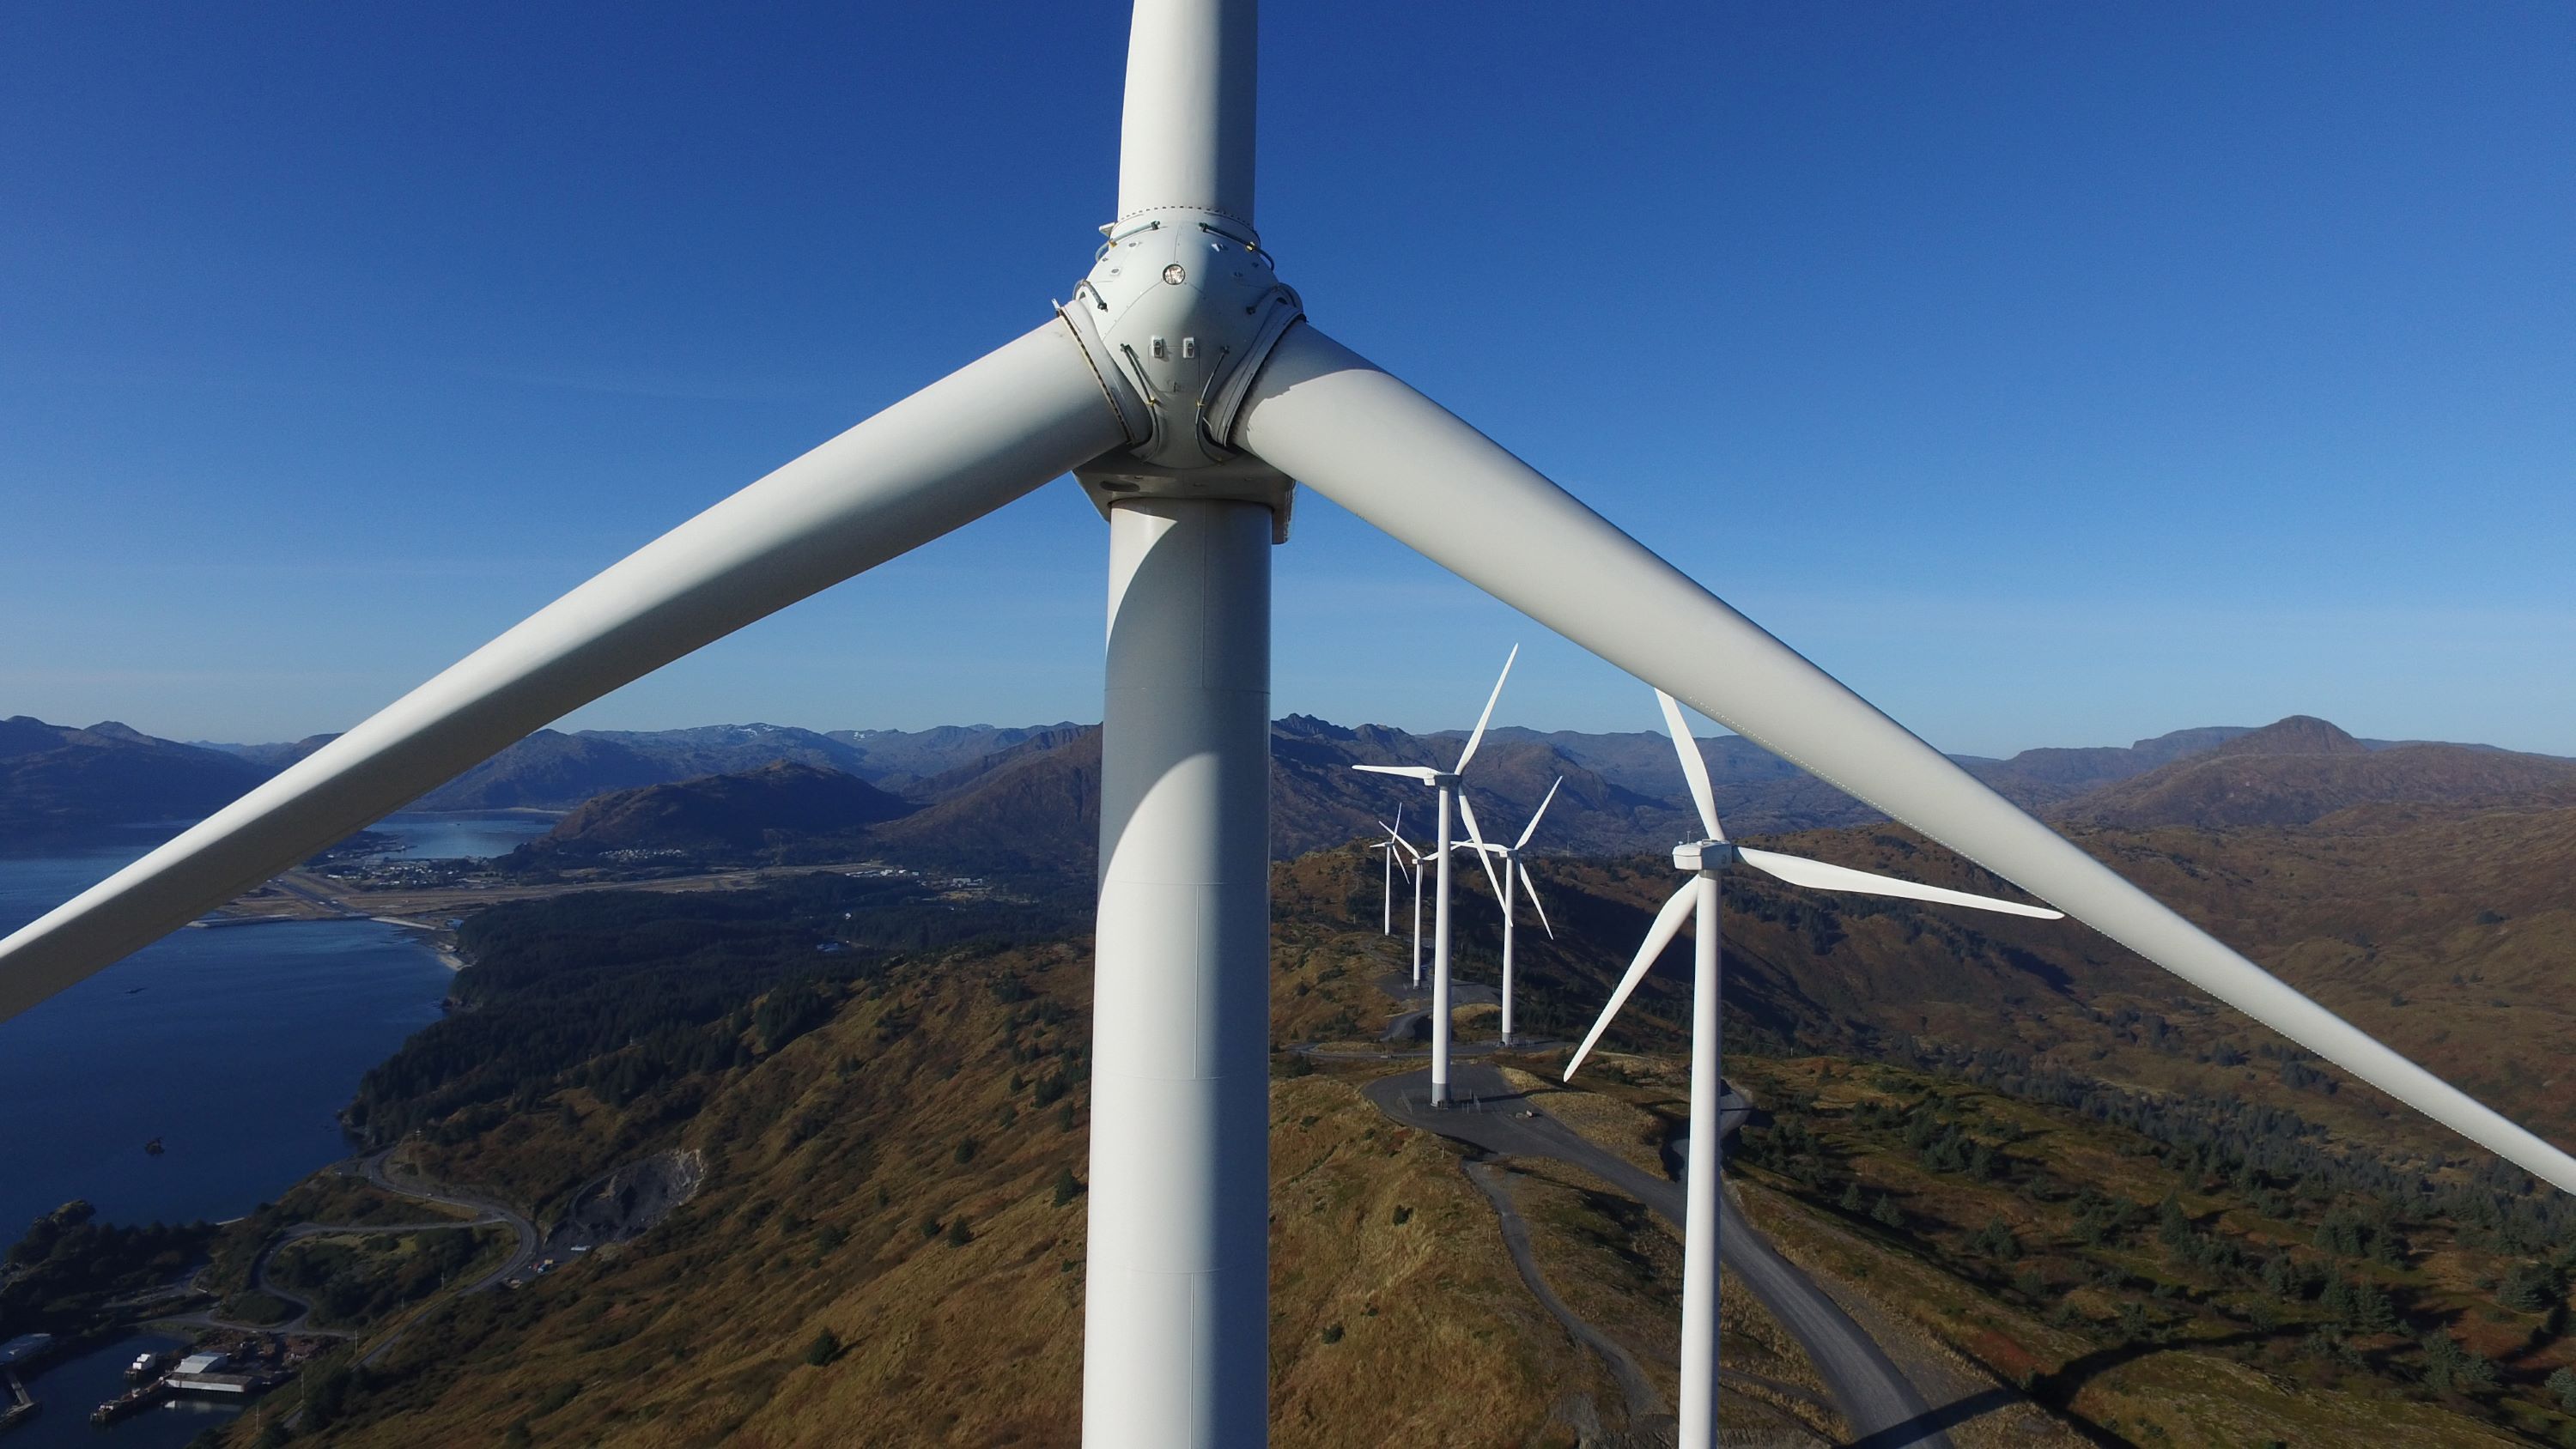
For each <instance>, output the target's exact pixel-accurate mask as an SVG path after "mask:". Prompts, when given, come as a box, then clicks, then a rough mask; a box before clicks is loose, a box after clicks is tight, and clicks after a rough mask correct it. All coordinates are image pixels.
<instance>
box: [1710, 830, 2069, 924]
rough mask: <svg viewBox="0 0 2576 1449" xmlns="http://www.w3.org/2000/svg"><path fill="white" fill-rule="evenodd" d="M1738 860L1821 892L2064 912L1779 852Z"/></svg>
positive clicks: (1744, 851)
mask: <svg viewBox="0 0 2576 1449" xmlns="http://www.w3.org/2000/svg"><path fill="white" fill-rule="evenodd" d="M1735 854H1736V856H1737V857H1738V858H1739V859H1741V860H1742V861H1743V862H1744V863H1745V864H1746V865H1749V866H1751V867H1753V868H1754V869H1755V870H1759V871H1763V872H1766V873H1768V874H1771V875H1775V876H1778V877H1779V878H1780V879H1782V880H1785V881H1787V882H1788V883H1789V884H1791V885H1800V886H1807V887H1809V888H1811V889H1814V890H1820V891H1854V892H1858V893H1859V894H1862V895H1872V896H1898V897H1901V898H1903V899H1905V900H1909V901H1938V902H1940V903H1941V904H1943V905H1947V906H1966V907H1968V908H1970V909H1971V910H1979V911H2000V912H2002V913H2003V914H2005V915H2007V916H2032V917H2036V918H2037V919H2039V920H2043V921H2062V920H2064V919H2065V918H2066V913H2065V912H2064V911H2052V910H2050V909H2049V908H2048V907H2046V906H2026V905H2023V904H2022V903H2021V902H2019V901H2006V900H1997V899H1996V898H1995V897H1993V896H1980V895H1971V894H1969V893H1968V892H1966V891H1954V890H1944V889H1942V888H1941V887H1939V886H1928V885H1918V884H1916V883H1915V882H1913V881H1910V880H1898V879H1897V878H1896V877H1894V876H1892V875H1872V874H1871V873H1870V872H1868V871H1865V870H1854V869H1852V868H1851V867H1850V866H1847V865H1829V864H1827V863H1826V862H1824V861H1821V860H1809V859H1807V858H1806V857H1805V856H1800V855H1782V854H1781V853H1780V852H1778V851H1776V850H1755V849H1752V848H1751V847H1749V846H1741V845H1739V846H1737V847H1736V848H1735Z"/></svg>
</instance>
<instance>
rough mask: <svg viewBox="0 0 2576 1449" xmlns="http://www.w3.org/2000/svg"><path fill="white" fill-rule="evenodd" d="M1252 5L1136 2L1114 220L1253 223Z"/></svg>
mask: <svg viewBox="0 0 2576 1449" xmlns="http://www.w3.org/2000/svg"><path fill="white" fill-rule="evenodd" d="M1255 13H1256V7H1254V6H1251V5H1211V4H1206V3H1201V0H1136V5H1135V7H1134V11H1133V19H1132V20H1131V22H1130V29H1129V33H1128V37H1127V103H1126V108H1125V111H1124V113H1123V114H1122V115H1121V117H1120V120H1119V126H1118V216H1119V219H1120V220H1122V221H1124V220H1126V219H1127V218H1129V217H1133V216H1137V215H1141V214H1144V213H1147V212H1153V211H1168V210H1170V209H1172V208H1175V207H1189V208H1195V209H1203V210H1207V211H1218V212H1223V213H1225V214H1226V215H1228V216H1234V217H1240V218H1241V219H1242V220H1243V221H1244V222H1245V223H1246V224H1249V223H1250V222H1251V220H1252V175H1253V172H1252V162H1253V142H1252V137H1253V94H1254V87H1255V85H1256V83H1257V75H1258V70H1259V67H1258V65H1257V63H1256V61H1257V52H1256V50H1255V43H1256V36H1255V31H1256V29H1257V24H1256V21H1255V19H1254V16H1255Z"/></svg>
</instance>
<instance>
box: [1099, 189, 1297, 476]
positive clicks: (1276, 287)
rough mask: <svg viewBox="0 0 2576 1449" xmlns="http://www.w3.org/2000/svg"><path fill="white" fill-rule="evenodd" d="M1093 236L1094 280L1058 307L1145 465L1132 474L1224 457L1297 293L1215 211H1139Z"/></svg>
mask: <svg viewBox="0 0 2576 1449" xmlns="http://www.w3.org/2000/svg"><path fill="white" fill-rule="evenodd" d="M1101 230H1102V231H1103V232H1104V233H1106V234H1107V236H1108V238H1109V239H1108V241H1107V242H1106V243H1104V244H1103V245H1102V246H1101V248H1100V255H1099V256H1098V258H1096V259H1095V261H1094V263H1093V265H1092V268H1091V275H1089V276H1087V277H1085V278H1083V279H1082V282H1081V284H1080V285H1079V286H1077V287H1075V288H1074V293H1073V300H1072V301H1071V302H1068V303H1066V304H1064V306H1063V307H1062V308H1061V309H1060V310H1061V311H1062V312H1063V314H1064V318H1065V320H1066V321H1067V322H1068V323H1070V324H1072V327H1073V331H1074V335H1075V336H1076V337H1078V338H1080V339H1081V340H1082V345H1083V347H1084V349H1085V350H1086V351H1088V352H1089V353H1090V354H1091V364H1092V367H1093V369H1094V370H1095V371H1097V372H1098V373H1099V374H1100V379H1101V385H1102V387H1103V388H1104V389H1105V390H1106V391H1107V392H1108V393H1109V394H1110V400H1111V402H1112V404H1113V405H1115V406H1116V407H1117V409H1118V411H1119V414H1120V420H1121V422H1122V423H1124V424H1125V426H1126V429H1127V436H1128V440H1129V442H1130V444H1131V445H1132V448H1131V452H1132V454H1133V456H1134V457H1135V458H1137V459H1141V460H1142V461H1143V462H1145V463H1146V464H1148V465H1149V469H1148V471H1147V472H1146V473H1145V474H1143V475H1141V476H1143V477H1147V478H1150V477H1153V476H1157V475H1159V474H1162V473H1165V472H1170V473H1186V472H1189V471H1191V470H1194V469H1200V468H1209V467H1213V466H1216V465H1218V464H1223V463H1227V462H1230V461H1232V460H1233V459H1234V457H1235V455H1234V452H1233V450H1232V449H1231V448H1230V447H1228V446H1227V441H1226V440H1227V437H1228V435H1229V434H1230V433H1231V432H1232V430H1233V427H1234V417H1235V413H1236V412H1237V411H1238V410H1239V409H1241V407H1242V406H1243V399H1244V395H1245V394H1246V393H1247V392H1249V391H1250V390H1251V387H1252V379H1253V375H1254V374H1255V373H1257V372H1259V371H1260V369H1261V363H1262V360H1263V359H1264V358H1266V357H1268V356H1269V355H1270V349H1271V348H1272V347H1273V346H1274V345H1276V344H1277V343H1278V341H1279V337H1280V334H1281V333H1283V332H1286V331H1287V330H1288V326H1289V324H1290V323H1292V322H1295V321H1296V320H1297V319H1298V317H1299V316H1301V315H1303V309H1302V307H1301V306H1300V304H1299V303H1298V300H1297V294H1296V293H1295V292H1294V291H1292V290H1290V289H1289V288H1288V287H1287V286H1285V285H1284V284H1282V283H1281V282H1280V281H1279V278H1278V276H1277V274H1276V270H1275V268H1274V267H1273V265H1272V263H1271V260H1270V254H1269V253H1267V252H1265V251H1263V250H1262V249H1261V239H1260V238H1259V237H1258V236H1256V235H1254V234H1253V232H1252V229H1251V228H1249V227H1247V226H1245V225H1244V224H1243V223H1242V222H1239V221H1237V220H1235V219H1234V218H1232V217H1229V216H1224V215H1221V214H1219V213H1217V212H1212V211H1191V210H1181V209H1173V210H1167V211H1156V212H1148V213H1146V214H1143V215H1141V216H1134V217H1130V218H1128V219H1126V220H1124V221H1120V222H1117V223H1114V224H1113V225H1111V226H1107V227H1103V228H1101ZM1099 466H1102V467H1114V466H1117V465H1116V464H1114V463H1113V461H1112V460H1111V459H1107V458H1104V459H1102V460H1100V464H1099ZM1085 471H1086V472H1088V471H1089V470H1085ZM1274 476H1275V475H1274ZM1282 481H1284V480H1282ZM1129 491H1131V492H1133V491H1138V490H1129Z"/></svg>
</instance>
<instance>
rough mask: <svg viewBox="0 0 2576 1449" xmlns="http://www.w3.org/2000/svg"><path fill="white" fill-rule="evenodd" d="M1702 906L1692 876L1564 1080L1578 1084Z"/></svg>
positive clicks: (1650, 933) (1650, 932)
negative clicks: (1614, 1021)
mask: <svg viewBox="0 0 2576 1449" xmlns="http://www.w3.org/2000/svg"><path fill="white" fill-rule="evenodd" d="M1698 904H1699V877H1698V876H1692V877H1691V878H1690V879H1688V880H1686V881H1683V882H1682V888H1681V889H1680V890H1677V891H1675V892H1673V895H1672V899H1670V900H1668V901H1666V902H1664V908H1663V909H1662V910H1660V911H1657V912H1655V924H1654V925H1653V926H1652V927H1650V928H1648V929H1647V931H1646V939H1645V941H1644V943H1643V944H1641V945H1639V946H1638V947H1637V955H1636V958H1635V959H1634V960H1632V961H1630V962H1629V963H1628V974H1627V975H1625V976H1622V977H1620V978H1619V989H1618V990H1616V991H1613V992H1611V993H1610V1004H1609V1005H1607V1006H1604V1007H1602V1008H1601V1019H1600V1020H1598V1021H1596V1022H1594V1023H1592V1030H1591V1032H1590V1034H1588V1035H1586V1036H1585V1037H1584V1038H1583V1045H1581V1046H1579V1047H1576V1048H1575V1049H1574V1055H1573V1057H1572V1058H1570V1059H1569V1060H1568V1061H1567V1062H1566V1064H1565V1077H1564V1080H1566V1081H1569V1082H1570V1081H1573V1080H1574V1069H1575V1068H1576V1067H1579V1066H1581V1065H1583V1059H1584V1058H1585V1057H1588V1056H1590V1055H1592V1047H1593V1044H1594V1043H1596V1042H1598V1041H1600V1040H1601V1033H1603V1032H1605V1031H1608V1030H1609V1029H1610V1019H1611V1018H1612V1017H1614V1016H1617V1015H1618V1014H1619V1008H1620V1007H1623V1006H1625V1005H1627V1004H1628V998H1629V996H1630V995H1632V994H1634V993H1635V991H1636V989H1637V985H1638V983H1639V982H1642V981H1644V980H1645V979H1646V973H1647V972H1649V971H1652V970H1654V969H1655V958H1657V957H1659V956H1661V955H1663V954H1664V948H1665V947H1666V946H1669V945H1671V944H1672V943H1673V938H1674V937H1675V936H1678V935H1680V934H1681V933H1682V922H1684V921H1686V920H1689V919H1690V916H1691V910H1692V908H1693V907H1695V906H1697V905H1698Z"/></svg>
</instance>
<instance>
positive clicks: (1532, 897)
mask: <svg viewBox="0 0 2576 1449" xmlns="http://www.w3.org/2000/svg"><path fill="white" fill-rule="evenodd" d="M1512 868H1513V869H1514V870H1517V871H1519V872H1520V873H1521V891H1522V893H1523V894H1525V895H1527V896H1528V897H1529V901H1530V905H1531V906H1532V907H1534V908H1535V909H1536V910H1537V911H1538V923H1539V925H1540V927H1542V928H1543V929H1545V930H1546V932H1547V938H1548V939H1549V940H1551V941H1553V940H1555V939H1556V927H1554V926H1551V925H1548V923H1547V907H1545V906H1543V905H1540V904H1539V899H1538V882H1537V881H1535V880H1533V879H1531V878H1530V873H1529V867H1528V866H1526V865H1523V864H1521V863H1520V862H1519V861H1518V860H1514V861H1513V862H1512Z"/></svg>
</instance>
